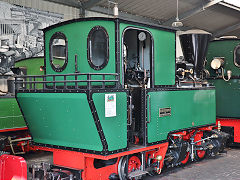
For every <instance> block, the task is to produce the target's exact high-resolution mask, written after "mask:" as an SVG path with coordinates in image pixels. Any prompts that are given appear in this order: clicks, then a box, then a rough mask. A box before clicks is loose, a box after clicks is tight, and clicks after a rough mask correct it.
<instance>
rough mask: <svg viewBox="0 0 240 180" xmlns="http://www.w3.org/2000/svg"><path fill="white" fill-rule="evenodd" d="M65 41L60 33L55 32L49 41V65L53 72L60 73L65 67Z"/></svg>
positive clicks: (66, 60) (64, 37)
mask: <svg viewBox="0 0 240 180" xmlns="http://www.w3.org/2000/svg"><path fill="white" fill-rule="evenodd" d="M67 52H68V51H67V39H66V36H65V35H64V34H63V33H61V32H56V33H55V34H53V36H52V37H51V39H50V64H51V66H52V68H53V70H54V71H56V72H61V71H63V70H64V69H65V68H66V66H67V62H68V59H67V57H68V56H67Z"/></svg>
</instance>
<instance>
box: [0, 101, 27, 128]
mask: <svg viewBox="0 0 240 180" xmlns="http://www.w3.org/2000/svg"><path fill="white" fill-rule="evenodd" d="M23 127H26V124H25V121H24V119H23V116H22V113H21V111H20V109H19V107H18V104H17V101H16V99H15V97H0V130H4V129H15V128H23Z"/></svg>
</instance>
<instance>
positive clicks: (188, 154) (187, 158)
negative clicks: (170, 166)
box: [181, 152, 190, 164]
mask: <svg viewBox="0 0 240 180" xmlns="http://www.w3.org/2000/svg"><path fill="white" fill-rule="evenodd" d="M189 156H190V152H187V155H186V158H185V159H184V160H183V161H181V163H182V164H187V162H188V160H189Z"/></svg>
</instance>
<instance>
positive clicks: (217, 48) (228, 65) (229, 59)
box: [206, 40, 240, 76]
mask: <svg viewBox="0 0 240 180" xmlns="http://www.w3.org/2000/svg"><path fill="white" fill-rule="evenodd" d="M239 44H240V40H225V41H213V42H211V43H209V47H208V53H207V65H206V69H207V70H208V71H209V72H210V74H211V76H216V73H215V70H213V69H212V68H211V66H210V65H211V61H212V60H213V58H214V57H224V65H223V68H224V69H225V75H226V71H227V70H231V71H232V76H239V74H240V69H239V67H237V66H235V64H234V59H233V57H234V53H233V52H234V48H235V47H236V46H237V45H239Z"/></svg>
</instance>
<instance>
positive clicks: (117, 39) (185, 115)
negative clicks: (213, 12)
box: [16, 18, 227, 180]
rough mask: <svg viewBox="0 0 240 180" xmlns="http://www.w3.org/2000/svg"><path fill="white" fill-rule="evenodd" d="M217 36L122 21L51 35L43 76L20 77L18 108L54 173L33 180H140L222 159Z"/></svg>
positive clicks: (90, 23)
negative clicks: (213, 80) (208, 62)
mask: <svg viewBox="0 0 240 180" xmlns="http://www.w3.org/2000/svg"><path fill="white" fill-rule="evenodd" d="M210 37H211V35H210V34H209V33H207V32H203V31H188V32H185V33H183V34H182V35H180V39H181V44H182V48H183V52H184V56H185V59H184V60H182V61H176V57H175V56H176V43H175V39H176V31H175V30H174V29H171V28H166V27H162V26H156V25H151V24H143V23H140V22H131V21H128V20H123V19H118V18H82V19H75V20H71V21H66V22H62V23H60V24H56V25H53V26H50V27H48V28H46V29H45V30H44V39H45V58H44V64H45V65H44V69H45V74H44V75H28V76H18V77H17V78H16V84H17V90H16V98H17V101H18V103H19V106H20V108H21V110H22V112H23V115H24V118H25V121H26V122H27V126H28V128H29V130H30V133H31V136H32V138H33V141H34V144H35V146H37V148H38V149H41V150H45V151H51V152H53V164H45V163H43V164H41V165H38V166H37V165H36V166H33V167H32V172H33V178H43V176H44V178H48V179H51V178H57V177H61V178H69V179H71V178H72V179H84V180H85V179H88V180H90V179H111V180H113V179H133V178H135V179H139V178H141V177H142V176H143V175H145V174H151V175H153V174H160V173H161V170H162V168H163V166H164V165H165V166H166V167H173V166H177V165H180V164H186V163H187V162H188V161H195V160H199V159H202V158H204V156H206V155H210V156H215V155H216V154H217V153H218V152H221V151H222V150H223V148H224V144H225V141H226V138H227V135H226V134H225V133H223V132H221V131H218V130H217V129H216V127H215V121H216V111H215V108H216V103H215V88H214V87H213V86H211V85H210V84H209V83H208V82H207V81H206V80H205V79H203V78H202V77H203V66H204V58H205V55H206V51H207V46H208V41H209V39H210Z"/></svg>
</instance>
